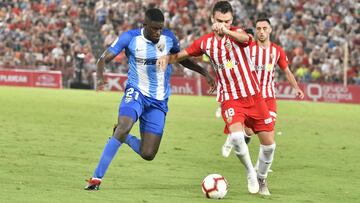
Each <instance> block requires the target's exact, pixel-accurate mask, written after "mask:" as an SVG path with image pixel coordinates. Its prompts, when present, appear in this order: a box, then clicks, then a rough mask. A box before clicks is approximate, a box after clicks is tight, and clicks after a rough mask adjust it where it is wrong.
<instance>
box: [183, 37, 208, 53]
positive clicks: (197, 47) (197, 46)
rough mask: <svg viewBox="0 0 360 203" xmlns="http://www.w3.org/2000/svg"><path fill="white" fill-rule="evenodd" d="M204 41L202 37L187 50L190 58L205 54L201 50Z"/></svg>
mask: <svg viewBox="0 0 360 203" xmlns="http://www.w3.org/2000/svg"><path fill="white" fill-rule="evenodd" d="M202 39H203V38H202V37H201V38H199V39H197V40H195V41H194V42H193V43H192V44H191V45H190V46H188V47H187V48H186V49H185V50H186V52H187V53H188V54H189V55H190V56H200V55H202V54H203V53H204V52H203V50H202V49H201V42H202V41H203V40H202Z"/></svg>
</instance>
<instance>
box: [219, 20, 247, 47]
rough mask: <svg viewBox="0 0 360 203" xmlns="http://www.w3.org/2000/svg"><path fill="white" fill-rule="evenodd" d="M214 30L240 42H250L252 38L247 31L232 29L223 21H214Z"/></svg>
mask: <svg viewBox="0 0 360 203" xmlns="http://www.w3.org/2000/svg"><path fill="white" fill-rule="evenodd" d="M213 30H214V31H216V32H219V33H221V34H224V35H227V36H229V37H231V38H233V39H234V40H236V41H237V42H240V43H244V42H248V41H249V40H250V36H249V35H248V34H247V33H246V32H244V31H233V30H230V29H228V28H227V27H226V26H225V25H224V24H222V23H214V24H213Z"/></svg>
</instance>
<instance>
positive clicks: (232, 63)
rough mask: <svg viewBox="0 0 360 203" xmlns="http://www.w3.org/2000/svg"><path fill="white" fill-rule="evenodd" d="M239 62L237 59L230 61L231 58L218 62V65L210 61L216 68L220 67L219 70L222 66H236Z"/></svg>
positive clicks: (230, 67)
mask: <svg viewBox="0 0 360 203" xmlns="http://www.w3.org/2000/svg"><path fill="white" fill-rule="evenodd" d="M238 64H239V63H238V62H237V61H232V60H228V61H223V64H220V65H218V64H216V63H214V62H213V63H212V65H213V66H214V67H216V68H217V69H220V70H222V69H224V68H226V69H233V68H234V67H235V66H237V65H238Z"/></svg>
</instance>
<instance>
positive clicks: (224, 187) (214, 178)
mask: <svg viewBox="0 0 360 203" xmlns="http://www.w3.org/2000/svg"><path fill="white" fill-rule="evenodd" d="M228 187H229V186H228V183H227V181H226V179H225V178H224V176H222V175H219V174H210V175H208V176H206V177H205V178H204V180H203V181H202V184H201V188H202V191H203V193H204V195H205V196H206V197H207V198H211V199H222V198H224V197H225V195H226V193H227V191H228Z"/></svg>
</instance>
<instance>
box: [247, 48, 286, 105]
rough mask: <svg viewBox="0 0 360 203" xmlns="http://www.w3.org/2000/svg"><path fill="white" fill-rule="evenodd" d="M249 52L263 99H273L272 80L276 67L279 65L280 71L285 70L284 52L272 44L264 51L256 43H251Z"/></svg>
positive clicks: (273, 87)
mask: <svg viewBox="0 0 360 203" xmlns="http://www.w3.org/2000/svg"><path fill="white" fill-rule="evenodd" d="M250 52H251V59H252V62H253V64H255V69H256V74H257V78H258V80H259V83H260V88H261V92H262V96H263V98H268V97H271V98H275V81H274V78H275V68H276V65H279V67H280V68H281V69H282V70H285V69H286V68H287V66H288V59H287V57H286V54H285V52H284V50H283V49H282V48H281V47H280V46H278V45H277V44H274V43H272V42H271V43H270V46H269V47H267V48H266V49H264V48H262V47H261V46H259V45H258V43H257V42H252V43H251V44H250Z"/></svg>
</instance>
